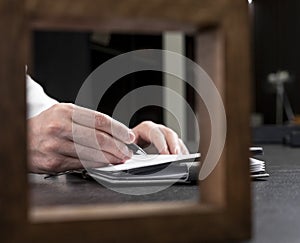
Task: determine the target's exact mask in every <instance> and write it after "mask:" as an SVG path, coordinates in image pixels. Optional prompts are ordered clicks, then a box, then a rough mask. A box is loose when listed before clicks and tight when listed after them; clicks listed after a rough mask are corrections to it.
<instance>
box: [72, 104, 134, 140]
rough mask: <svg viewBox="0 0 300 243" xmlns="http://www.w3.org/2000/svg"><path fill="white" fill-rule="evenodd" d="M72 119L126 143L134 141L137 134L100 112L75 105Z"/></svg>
mask: <svg viewBox="0 0 300 243" xmlns="http://www.w3.org/2000/svg"><path fill="white" fill-rule="evenodd" d="M72 119H73V121H74V122H76V123H78V124H81V125H83V126H87V127H90V128H95V129H97V130H100V131H103V132H106V133H107V134H110V135H111V136H113V137H115V138H117V139H119V140H120V141H122V142H124V143H132V142H133V141H134V139H135V135H134V133H133V132H132V131H131V129H129V128H128V127H126V126H125V125H124V124H122V123H121V122H118V121H116V120H115V119H113V118H111V117H109V116H108V115H105V114H103V113H100V112H96V111H92V110H89V109H86V108H83V107H79V106H74V112H73V116H72Z"/></svg>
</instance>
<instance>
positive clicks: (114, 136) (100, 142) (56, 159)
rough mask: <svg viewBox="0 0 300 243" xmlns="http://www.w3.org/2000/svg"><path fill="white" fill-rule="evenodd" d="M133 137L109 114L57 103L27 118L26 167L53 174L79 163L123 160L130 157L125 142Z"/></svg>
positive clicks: (92, 163) (99, 165) (94, 164)
mask: <svg viewBox="0 0 300 243" xmlns="http://www.w3.org/2000/svg"><path fill="white" fill-rule="evenodd" d="M134 140H135V135H134V134H133V132H132V131H131V130H130V129H129V128H128V127H126V126H125V125H123V124H121V123H120V122H118V121H116V120H114V119H112V118H111V117H109V116H107V115H105V114H102V113H99V112H95V111H92V110H89V109H85V108H81V107H78V106H76V105H72V104H62V103H60V104H57V105H54V106H52V107H51V108H49V109H48V110H45V111H44V112H42V113H40V114H39V115H37V116H35V117H33V118H31V119H29V120H28V151H29V169H30V171H32V172H35V173H52V172H60V171H66V170H71V169H79V168H82V167H83V165H82V163H81V162H83V163H84V165H85V166H89V167H101V166H102V165H103V162H105V163H112V164H116V163H122V162H124V161H125V160H127V159H129V158H130V157H131V156H132V152H131V151H130V150H129V149H128V148H127V146H126V145H125V143H132V142H133V141H134ZM95 141H96V142H95ZM78 152H79V153H78ZM101 162H102V163H101Z"/></svg>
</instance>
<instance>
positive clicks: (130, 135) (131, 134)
mask: <svg viewBox="0 0 300 243" xmlns="http://www.w3.org/2000/svg"><path fill="white" fill-rule="evenodd" d="M129 139H130V142H131V143H132V142H133V141H134V140H135V135H134V133H133V132H131V131H130V132H129Z"/></svg>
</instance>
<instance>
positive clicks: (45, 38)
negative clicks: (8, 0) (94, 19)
mask: <svg viewBox="0 0 300 243" xmlns="http://www.w3.org/2000/svg"><path fill="white" fill-rule="evenodd" d="M149 48H150V49H151V48H153V49H161V48H162V36H161V35H129V34H128V35H126V34H113V35H111V37H110V41H109V43H107V44H105V45H102V44H99V43H95V42H93V40H92V38H91V34H90V33H79V32H53V31H50V32H47V31H43V32H41V31H39V32H35V33H34V36H33V51H34V52H33V64H34V65H33V67H29V73H30V74H31V75H32V76H33V78H34V79H35V80H36V81H37V82H38V83H40V84H41V85H42V86H43V87H44V89H45V91H46V92H47V93H48V95H50V96H51V97H54V98H55V99H57V100H59V101H62V102H74V101H75V99H76V96H77V93H78V91H79V89H80V87H81V85H82V83H83V82H84V80H85V79H86V78H87V76H88V75H89V74H90V73H91V72H92V70H94V69H95V68H97V67H98V66H99V65H101V64H102V63H104V62H105V61H107V60H108V59H110V58H113V57H114V56H116V55H119V54H122V53H124V52H128V51H132V50H137V49H149ZM145 85H162V73H159V72H151V71H145V72H140V73H134V74H131V75H127V76H126V77H123V78H121V79H120V80H118V81H117V82H115V83H114V84H113V85H112V86H111V88H110V89H108V91H107V93H106V94H105V95H104V97H103V98H102V99H101V102H100V104H99V106H98V111H101V112H103V113H106V114H108V115H112V113H113V111H114V108H115V106H116V105H117V103H118V102H119V100H120V99H121V98H122V97H123V96H124V95H126V94H127V93H128V92H130V91H131V90H134V89H136V88H138V87H141V86H145ZM156 98H157V99H158V100H161V102H162V97H156ZM136 102H138V101H136ZM143 120H152V121H154V122H157V123H163V112H162V108H161V107H157V106H149V107H146V108H144V109H142V110H140V111H137V112H136V114H135V115H134V116H133V118H132V120H131V123H130V126H134V125H136V124H138V123H140V122H141V121H143Z"/></svg>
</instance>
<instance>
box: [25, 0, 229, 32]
mask: <svg viewBox="0 0 300 243" xmlns="http://www.w3.org/2000/svg"><path fill="white" fill-rule="evenodd" d="M26 3H27V4H26V10H27V12H28V14H29V18H30V19H31V23H32V25H33V26H34V27H35V28H50V29H51V28H68V29H70V28H71V29H74V28H77V29H78V28H79V29H94V30H95V29H96V30H102V31H117V32H124V31H134V32H137V31H138V32H145V31H148V32H151V31H163V30H174V29H177V30H178V29H181V30H182V29H183V30H185V31H193V30H194V29H195V28H196V27H199V26H200V25H209V24H211V23H215V22H217V21H218V20H219V19H220V18H221V17H222V14H223V13H224V8H225V7H226V0H215V1H209V0H179V1H172V0H152V1H144V2H141V1H139V0H126V1H124V0H116V1H105V0H85V1H81V0H65V1H51V0H43V1H38V0H27V1H26Z"/></svg>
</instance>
